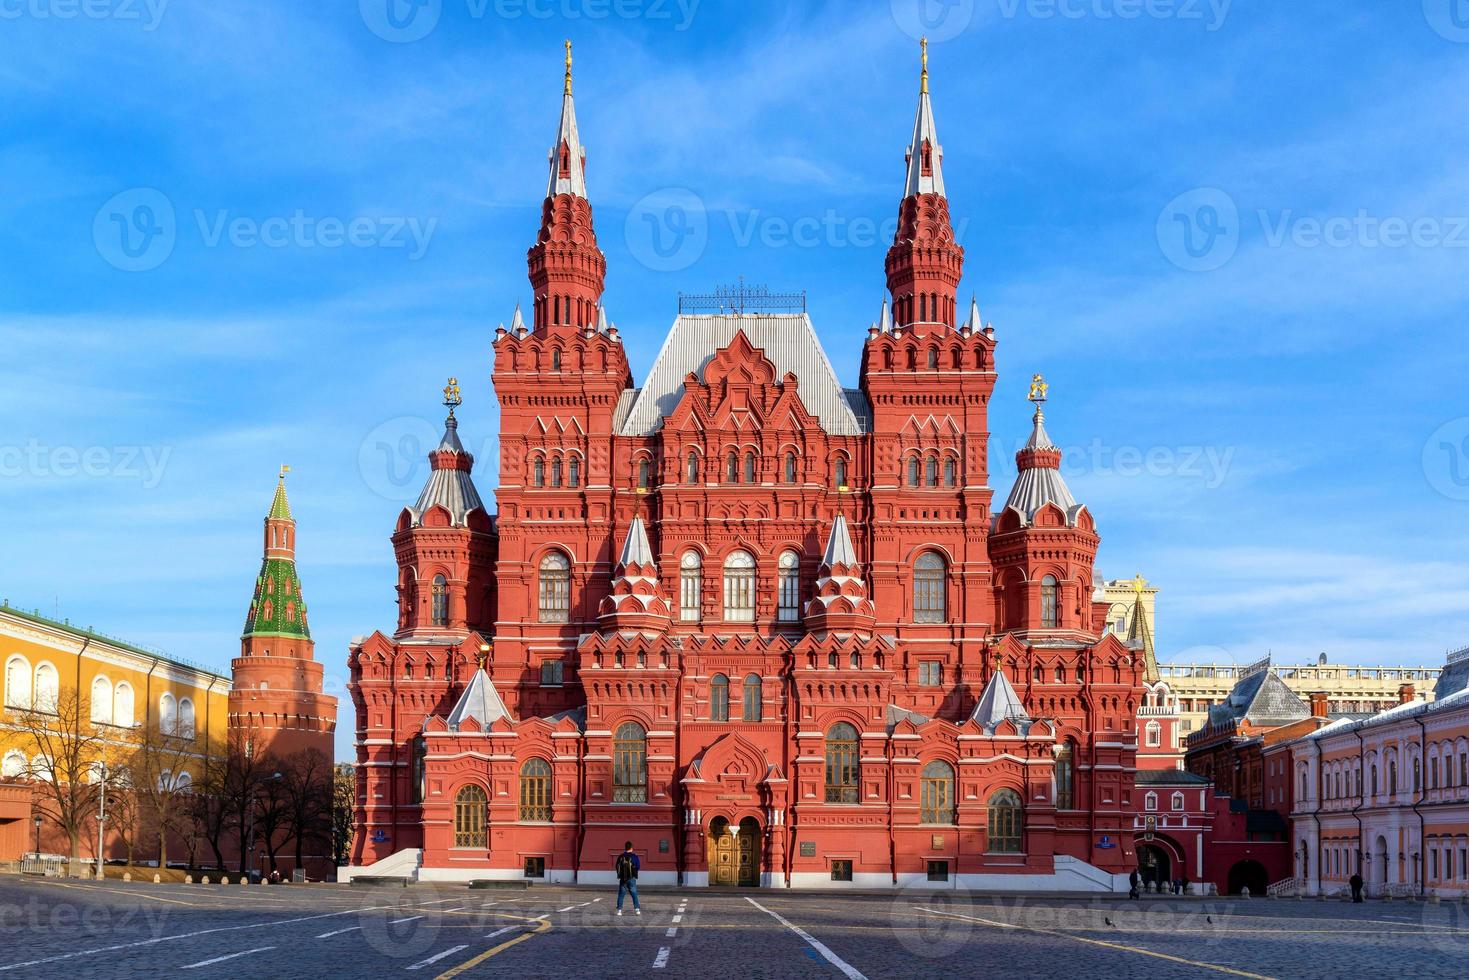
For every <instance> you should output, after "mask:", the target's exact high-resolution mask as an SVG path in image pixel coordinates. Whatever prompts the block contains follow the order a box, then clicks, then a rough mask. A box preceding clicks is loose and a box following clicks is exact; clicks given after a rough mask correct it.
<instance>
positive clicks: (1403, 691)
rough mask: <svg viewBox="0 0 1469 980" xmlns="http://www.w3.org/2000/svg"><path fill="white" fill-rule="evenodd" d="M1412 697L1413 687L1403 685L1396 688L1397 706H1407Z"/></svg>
mask: <svg viewBox="0 0 1469 980" xmlns="http://www.w3.org/2000/svg"><path fill="white" fill-rule="evenodd" d="M1413 697H1414V691H1413V685H1412V684H1403V685H1401V686H1399V687H1398V704H1407V703H1408V702H1410V701H1412V700H1413Z"/></svg>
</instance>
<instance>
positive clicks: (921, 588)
mask: <svg viewBox="0 0 1469 980" xmlns="http://www.w3.org/2000/svg"><path fill="white" fill-rule="evenodd" d="M944 580H945V575H944V559H943V556H942V555H940V554H939V553H938V552H936V551H925V552H924V553H923V554H921V555H919V556H918V560H917V561H915V562H914V563H913V621H914V622H915V623H942V622H943V621H944V619H945V610H944V592H945V581H944Z"/></svg>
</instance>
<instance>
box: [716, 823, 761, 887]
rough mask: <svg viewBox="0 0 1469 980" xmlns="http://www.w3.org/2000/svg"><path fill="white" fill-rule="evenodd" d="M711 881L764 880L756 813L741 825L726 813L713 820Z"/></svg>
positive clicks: (741, 882) (739, 882)
mask: <svg viewBox="0 0 1469 980" xmlns="http://www.w3.org/2000/svg"><path fill="white" fill-rule="evenodd" d="M709 884H711V885H758V884H760V823H759V821H757V820H756V819H755V818H754V817H746V818H745V819H743V820H741V821H740V822H739V825H738V826H730V822H729V820H728V819H726V818H725V817H715V818H714V820H713V821H712V822H711V823H710V824H709Z"/></svg>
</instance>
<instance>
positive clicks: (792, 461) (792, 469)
mask: <svg viewBox="0 0 1469 980" xmlns="http://www.w3.org/2000/svg"><path fill="white" fill-rule="evenodd" d="M786 482H787V483H795V482H796V454H795V453H786Z"/></svg>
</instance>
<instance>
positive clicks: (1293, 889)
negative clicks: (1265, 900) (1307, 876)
mask: <svg viewBox="0 0 1469 980" xmlns="http://www.w3.org/2000/svg"><path fill="white" fill-rule="evenodd" d="M1305 890H1306V882H1305V880H1304V879H1301V878H1295V877H1291V878H1282V879H1280V880H1279V881H1277V882H1275V884H1273V885H1266V886H1265V894H1266V895H1269V896H1272V897H1274V898H1279V897H1281V896H1282V895H1285V896H1295V895H1300V894H1303V893H1304V892H1305Z"/></svg>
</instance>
